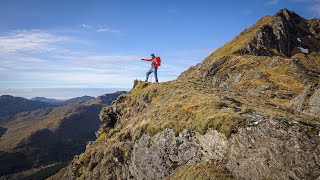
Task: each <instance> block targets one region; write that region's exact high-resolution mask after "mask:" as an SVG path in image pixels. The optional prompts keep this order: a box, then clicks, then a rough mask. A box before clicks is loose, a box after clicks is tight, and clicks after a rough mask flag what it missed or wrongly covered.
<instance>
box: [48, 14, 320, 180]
mask: <svg viewBox="0 0 320 180" xmlns="http://www.w3.org/2000/svg"><path fill="white" fill-rule="evenodd" d="M301 22H304V23H308V24H309V26H308V24H304V23H303V24H302V25H301V24H300V23H301ZM316 22H318V20H317V19H313V20H310V21H309V22H305V20H304V19H303V18H302V17H300V16H298V15H297V14H295V13H293V12H292V11H289V10H287V9H282V10H280V11H279V12H278V13H276V14H275V15H274V16H267V17H265V18H262V19H261V20H260V21H258V22H257V24H255V25H254V26H252V27H251V28H248V29H247V30H245V31H244V32H242V33H240V35H239V36H237V37H236V38H235V39H234V40H232V41H230V42H229V43H227V44H226V45H225V46H222V47H221V48H219V49H217V50H216V51H215V52H213V53H212V54H211V55H209V56H208V57H207V58H206V59H205V60H203V61H202V62H201V63H199V64H197V65H196V66H195V67H191V68H189V69H188V70H186V71H185V72H183V73H182V74H181V75H180V76H179V78H178V79H177V80H173V81H169V82H162V83H146V82H142V81H135V83H134V87H133V89H132V90H131V91H130V92H128V93H127V94H125V95H121V96H119V97H118V99H117V100H116V101H114V102H113V103H112V104H111V105H110V106H107V107H104V108H103V109H102V110H101V112H100V119H101V121H102V122H103V124H102V125H101V127H100V128H99V130H98V131H97V135H98V136H97V139H96V140H95V141H94V142H90V144H88V145H87V147H86V150H85V151H84V152H83V153H81V154H79V155H78V156H75V157H74V159H73V160H72V161H71V162H70V163H69V165H68V166H67V167H66V168H64V169H62V170H61V171H60V172H59V173H57V174H56V175H54V176H52V177H50V178H49V179H205V178H211V179H258V180H260V179H261V180H262V179H317V178H319V177H320V171H319V167H320V164H319V161H318V158H317V154H320V146H319V144H320V117H319V114H320V87H319V84H320V82H319V80H320V79H319V77H320V57H319V56H320V55H319V46H320V42H319V39H318V37H317V36H318V33H319V31H318V28H319V26H320V25H319V23H316ZM270 23H271V25H270ZM312 23H314V24H312ZM290 25H292V28H288V27H289V26H290ZM304 27H309V28H307V29H304ZM278 30H279V31H278ZM312 30H313V31H312ZM304 32H306V33H304ZM310 34H312V35H313V36H312V41H311V43H307V41H306V42H305V39H304V38H305V36H306V37H307V38H309V35H310ZM277 35H278V36H277ZM302 35H303V37H300V36H302ZM298 36H299V37H298ZM310 36H311V35H310ZM259 38H260V40H261V41H260V40H259V41H258V39H259ZM283 38H284V39H283ZM295 38H296V39H295ZM298 38H300V41H302V43H306V46H303V47H304V48H308V49H309V50H310V52H309V51H308V53H305V52H302V51H301V50H299V51H296V50H297V49H299V48H298V47H297V42H300V41H299V39H298ZM270 39H271V41H270V42H268V40H270ZM293 41H295V42H296V44H291V43H292V42H293ZM248 45H249V46H248ZM291 45H293V46H291ZM298 45H299V46H300V44H298ZM303 45H304V44H303ZM233 46H234V47H233ZM248 47H249V48H248ZM239 50H240V51H239Z"/></svg>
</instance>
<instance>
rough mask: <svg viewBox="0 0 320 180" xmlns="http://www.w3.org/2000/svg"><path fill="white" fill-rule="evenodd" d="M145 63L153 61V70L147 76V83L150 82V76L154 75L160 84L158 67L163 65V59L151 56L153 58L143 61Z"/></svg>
mask: <svg viewBox="0 0 320 180" xmlns="http://www.w3.org/2000/svg"><path fill="white" fill-rule="evenodd" d="M141 60H143V61H151V62H152V63H151V69H150V70H149V71H148V72H147V74H146V82H148V79H149V75H150V74H151V73H154V77H155V79H156V82H158V67H159V66H160V65H161V59H160V57H158V56H155V55H154V54H151V58H149V59H141Z"/></svg>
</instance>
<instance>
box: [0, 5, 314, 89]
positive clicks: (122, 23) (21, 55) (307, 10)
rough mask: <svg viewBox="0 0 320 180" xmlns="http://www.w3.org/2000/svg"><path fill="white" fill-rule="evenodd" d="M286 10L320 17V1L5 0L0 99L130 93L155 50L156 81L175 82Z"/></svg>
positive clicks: (0, 20)
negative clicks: (31, 93)
mask: <svg viewBox="0 0 320 180" xmlns="http://www.w3.org/2000/svg"><path fill="white" fill-rule="evenodd" d="M281 8H288V9H290V10H293V11H295V12H296V13H298V14H299V15H301V16H303V17H305V18H319V16H320V0H232V1H231V0H224V1H215V0H183V1H182V0H101V1H99V0H94V1H89V0H87V1H85V0H68V1H65V0H1V1H0V95H1V94H4V93H6V94H10V91H12V92H13V91H16V90H17V89H23V90H25V89H32V88H131V87H132V85H133V80H134V79H141V80H144V79H145V73H146V72H147V71H148V70H149V68H150V64H149V63H147V62H144V61H141V60H140V59H141V58H148V57H149V56H150V53H154V54H156V56H160V57H161V59H162V65H161V67H160V68H159V72H158V74H159V81H160V82H163V81H169V80H173V79H176V78H177V77H178V76H179V74H180V73H181V72H183V71H185V70H186V69H188V68H189V67H190V66H194V65H196V64H197V63H199V62H201V61H202V60H203V59H204V58H205V57H206V56H208V55H209V54H210V53H212V52H213V51H214V50H215V49H216V48H218V47H220V46H222V45H223V44H225V43H226V42H228V41H230V40H231V39H233V38H234V37H235V36H236V35H237V34H239V33H240V32H241V31H243V30H244V29H245V28H248V27H250V26H252V25H253V24H255V22H256V21H258V20H259V19H260V18H262V17H263V16H265V15H273V14H274V13H276V12H277V11H279V10H280V9H281Z"/></svg>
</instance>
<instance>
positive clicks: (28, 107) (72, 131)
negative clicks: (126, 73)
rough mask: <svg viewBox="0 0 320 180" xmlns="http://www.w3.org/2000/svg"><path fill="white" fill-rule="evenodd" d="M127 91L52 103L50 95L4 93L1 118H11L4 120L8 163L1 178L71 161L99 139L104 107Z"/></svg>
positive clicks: (0, 156)
mask: <svg viewBox="0 0 320 180" xmlns="http://www.w3.org/2000/svg"><path fill="white" fill-rule="evenodd" d="M124 93H126V92H124V91H119V92H115V93H111V94H106V95H102V96H99V97H97V98H94V97H90V96H83V97H78V98H73V99H70V100H66V101H61V102H57V101H56V102H57V103H55V104H52V103H53V102H54V99H49V102H50V103H48V99H47V98H33V99H34V100H28V99H24V98H18V97H13V96H1V97H0V100H1V101H0V102H1V104H0V109H1V113H2V114H1V117H3V115H5V117H6V118H7V119H6V120H5V121H2V122H0V126H1V127H0V135H2V136H1V137H0V162H6V163H2V164H1V167H0V176H1V177H0V179H1V178H7V177H10V178H13V179H15V178H21V177H23V176H25V175H23V176H21V174H19V173H20V172H21V171H24V170H30V169H37V168H39V167H42V166H47V165H55V164H57V163H58V165H59V164H60V163H65V162H68V161H69V160H71V159H72V158H73V156H74V155H76V154H77V153H79V152H82V151H83V150H84V149H85V145H86V142H87V141H90V140H94V139H95V131H96V130H97V129H98V128H99V125H100V123H101V122H100V120H99V117H98V114H99V112H100V110H101V108H102V107H104V106H107V105H109V104H110V103H111V102H112V101H113V100H115V99H117V98H118V96H120V95H121V94H124ZM40 101H46V102H40ZM22 111H23V112H22ZM15 113H16V114H15ZM53 167H54V166H53ZM31 172H32V171H31ZM13 173H18V174H13Z"/></svg>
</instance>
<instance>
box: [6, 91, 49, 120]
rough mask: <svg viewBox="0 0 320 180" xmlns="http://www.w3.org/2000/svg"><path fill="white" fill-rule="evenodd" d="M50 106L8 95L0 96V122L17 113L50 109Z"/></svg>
mask: <svg viewBox="0 0 320 180" xmlns="http://www.w3.org/2000/svg"><path fill="white" fill-rule="evenodd" d="M51 106H52V104H49V103H45V102H40V101H33V100H29V99H25V98H21V97H13V96H9V95H3V96H0V122H1V120H5V119H8V118H10V117H12V116H14V115H15V114H17V113H20V112H24V111H33V110H36V109H41V108H46V107H51Z"/></svg>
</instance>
